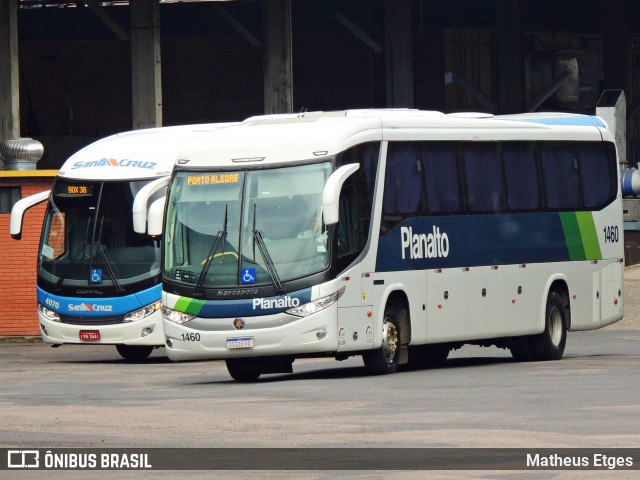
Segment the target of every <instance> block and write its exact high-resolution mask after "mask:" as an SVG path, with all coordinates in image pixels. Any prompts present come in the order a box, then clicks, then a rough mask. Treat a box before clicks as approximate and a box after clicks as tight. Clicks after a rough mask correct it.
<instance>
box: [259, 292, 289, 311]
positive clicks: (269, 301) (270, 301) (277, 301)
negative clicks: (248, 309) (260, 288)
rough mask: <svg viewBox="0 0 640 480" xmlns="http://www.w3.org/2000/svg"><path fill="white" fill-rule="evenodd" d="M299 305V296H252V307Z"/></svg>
mask: <svg viewBox="0 0 640 480" xmlns="http://www.w3.org/2000/svg"><path fill="white" fill-rule="evenodd" d="M299 305H300V299H299V298H293V297H289V296H288V295H287V296H284V297H282V298H254V299H253V309H254V310H255V309H257V308H259V309H261V310H265V309H270V308H291V307H298V306H299Z"/></svg>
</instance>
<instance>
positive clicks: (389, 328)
mask: <svg viewBox="0 0 640 480" xmlns="http://www.w3.org/2000/svg"><path fill="white" fill-rule="evenodd" d="M382 351H383V352H384V356H385V358H386V360H387V363H389V364H392V363H393V362H394V360H395V358H396V353H397V351H398V329H397V328H396V326H395V325H394V324H393V323H392V322H391V321H389V319H388V318H385V319H384V327H383V331H382Z"/></svg>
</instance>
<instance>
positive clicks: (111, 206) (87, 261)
mask: <svg viewBox="0 0 640 480" xmlns="http://www.w3.org/2000/svg"><path fill="white" fill-rule="evenodd" d="M219 126H220V124H210V125H190V126H180V127H164V128H154V129H145V130H137V131H132V132H125V133H120V134H117V135H113V136H110V137H107V138H104V139H101V140H98V141H97V142H94V143H92V144H91V145H89V146H87V147H84V148H83V149H81V150H79V151H78V152H76V153H75V154H73V155H72V156H71V157H69V159H68V160H67V161H66V162H65V163H64V165H63V166H62V168H61V169H60V171H59V172H58V175H57V177H56V178H55V180H54V183H53V186H52V189H51V190H50V191H45V192H41V193H37V194H35V195H32V196H30V197H26V198H23V199H22V200H20V201H18V202H17V203H16V205H15V206H14V208H13V209H12V211H11V226H10V229H11V235H12V237H13V238H15V239H20V238H21V232H22V220H23V217H24V213H25V211H26V210H27V209H28V208H31V207H33V206H34V205H37V204H39V203H41V202H43V201H47V208H46V213H45V216H44V222H43V227H42V235H41V239H40V248H39V251H38V264H37V287H36V289H37V303H38V321H39V324H40V332H41V336H42V340H43V341H44V342H46V343H51V344H53V346H60V345H62V344H91V345H94V344H109V345H115V346H116V348H117V350H118V353H119V354H120V355H121V356H122V357H123V358H125V359H127V360H143V359H145V358H147V356H149V354H150V353H151V352H152V351H153V349H154V348H157V347H159V346H163V344H164V335H163V333H162V318H161V315H160V297H161V286H160V239H159V238H157V237H156V238H153V237H150V236H148V235H144V234H139V233H136V231H135V230H134V223H136V222H137V223H140V224H141V227H140V228H138V230H140V231H142V232H144V231H145V229H146V210H147V208H148V205H147V204H137V205H136V204H135V203H134V198H135V196H136V194H137V193H139V192H140V191H143V192H147V195H146V198H147V199H148V200H150V201H155V200H156V199H158V198H161V197H162V196H163V195H164V191H165V190H166V183H167V180H168V178H169V174H170V173H171V170H172V169H173V164H174V162H175V159H176V157H177V155H178V153H179V152H180V150H181V149H182V147H183V146H184V145H186V144H187V142H188V141H189V140H190V139H192V138H194V137H195V136H197V135H202V134H204V133H206V132H211V131H212V130H214V129H215V128H218V127H219ZM163 179H164V181H163ZM132 209H133V211H132Z"/></svg>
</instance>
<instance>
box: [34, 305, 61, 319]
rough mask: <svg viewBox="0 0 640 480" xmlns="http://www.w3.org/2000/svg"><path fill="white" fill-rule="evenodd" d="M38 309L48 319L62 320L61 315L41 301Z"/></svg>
mask: <svg viewBox="0 0 640 480" xmlns="http://www.w3.org/2000/svg"><path fill="white" fill-rule="evenodd" d="M38 311H39V312H40V313H41V314H42V315H44V316H45V317H46V318H47V320H53V321H54V322H59V321H60V315H58V314H57V313H56V312H54V311H53V310H51V309H50V308H47V307H45V306H44V305H42V304H41V303H39V304H38Z"/></svg>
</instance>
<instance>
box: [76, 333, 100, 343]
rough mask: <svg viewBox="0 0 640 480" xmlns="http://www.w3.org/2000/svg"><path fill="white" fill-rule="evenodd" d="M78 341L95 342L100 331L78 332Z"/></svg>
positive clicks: (98, 337)
mask: <svg viewBox="0 0 640 480" xmlns="http://www.w3.org/2000/svg"><path fill="white" fill-rule="evenodd" d="M80 340H88V341H90V342H95V341H96V340H100V330H80Z"/></svg>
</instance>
